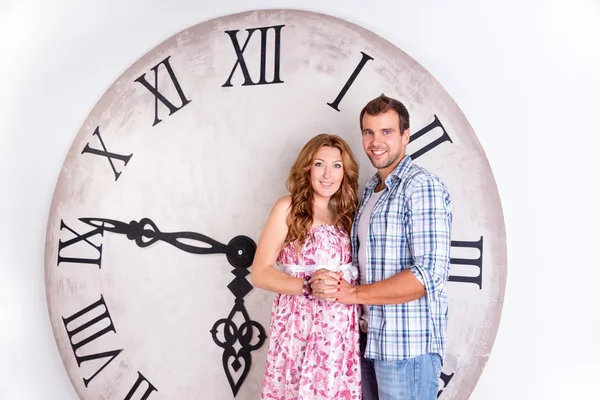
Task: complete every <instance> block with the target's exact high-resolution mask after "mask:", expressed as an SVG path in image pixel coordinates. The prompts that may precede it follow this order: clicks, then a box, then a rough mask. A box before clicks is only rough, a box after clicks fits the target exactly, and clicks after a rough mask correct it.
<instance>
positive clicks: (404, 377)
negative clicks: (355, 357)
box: [361, 334, 442, 400]
mask: <svg viewBox="0 0 600 400" xmlns="http://www.w3.org/2000/svg"><path fill="white" fill-rule="evenodd" d="M363 340H366V336H365V335H364V334H361V342H362V341H363ZM361 344H364V343H361ZM361 347H362V346H361ZM363 349H364V347H363ZM363 354H364V353H363ZM361 369H362V387H363V400H436V399H437V393H438V388H439V378H440V373H441V372H442V358H441V357H440V355H439V354H437V353H429V354H424V355H422V356H419V357H415V358H410V359H408V360H399V361H381V360H373V359H369V358H364V357H363V358H362V361H361Z"/></svg>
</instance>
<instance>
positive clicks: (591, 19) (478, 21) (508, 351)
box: [0, 0, 600, 400]
mask: <svg viewBox="0 0 600 400" xmlns="http://www.w3.org/2000/svg"><path fill="white" fill-rule="evenodd" d="M369 3H371V5H369ZM300 4H301V7H302V9H306V10H310V11H317V12H323V13H327V14H331V15H334V16H337V17H341V18H344V19H346V20H348V21H350V22H353V23H356V24H359V25H361V26H363V27H365V28H367V29H369V30H371V31H373V32H375V33H377V34H379V35H381V36H383V37H384V38H385V39H387V40H390V41H391V42H393V43H394V44H395V45H396V46H398V47H399V48H400V49H402V50H404V51H405V52H407V53H408V54H409V55H410V56H412V57H413V58H415V59H416V60H417V61H418V62H419V63H420V64H421V65H423V66H424V67H425V68H427V69H428V70H429V71H430V72H431V73H432V75H433V76H434V77H436V78H437V79H438V81H439V82H440V83H441V84H442V85H443V86H444V87H445V88H446V90H447V91H448V92H449V93H450V95H451V96H452V97H453V98H454V100H455V101H456V102H457V103H458V105H459V107H460V108H461V109H462V110H463V112H464V113H465V114H466V116H467V118H468V119H469V121H470V122H471V124H472V125H473V128H474V130H475V132H476V133H477V134H478V136H479V139H480V141H481V143H482V145H483V147H484V149H485V151H486V153H487V155H488V158H489V161H490V164H491V166H492V169H493V172H494V175H495V177H496V179H497V183H498V187H499V191H500V196H501V199H502V205H503V208H504V212H505V220H506V228H507V237H508V268H509V269H508V282H507V289H506V299H505V305H504V312H503V316H502V321H501V324H500V329H499V332H498V336H497V340H496V344H495V346H494V349H493V352H492V355H491V357H490V361H489V363H488V365H487V367H486V369H485V370H484V373H483V375H482V377H481V380H480V381H479V384H478V386H477V388H476V389H475V391H474V393H473V396H472V397H471V398H472V399H474V400H482V399H485V400H504V399H508V398H511V399H600V387H599V385H598V383H597V382H598V380H599V378H600V367H599V365H598V363H599V361H600V345H599V343H598V340H600V307H599V306H600V300H599V297H598V294H599V293H600V288H599V287H598V286H599V285H598V283H599V280H600V228H599V227H600V199H599V197H600V161H598V160H599V158H600V155H598V154H597V153H598V145H599V144H600V140H599V139H598V135H599V134H600V129H599V124H598V122H597V121H598V118H597V116H598V115H600V112H599V109H600V99H599V96H600V2H599V1H597V0H595V1H594V0H588V1H584V0H570V1H568V2H566V1H555V0H552V1H517V0H507V1H502V2H501V1H494V2H491V1H486V2H482V1H476V0H458V1H453V2H445V1H441V0H440V1H433V0H426V1H419V2H415V1H405V0H402V1H400V0H389V1H388V0H379V1H377V2H367V1H362V0H361V1H359V0H352V1H350V0H346V1H333V0H329V1H324V0H303V1H302V2H301V3H300V2H293V1H288V0H271V1H268V0H254V1H252V2H250V1H242V0H230V1H227V2H225V1H220V2H212V1H211V2H208V1H202V0H193V1H192V0H169V1H165V0H161V1H159V0H144V1H142V0H128V1H124V0H103V1H100V0H93V1H91V0H89V1H85V2H84V1H78V0H72V1H67V0H51V1H50V0H35V1H33V0H32V1H28V0H0V193H1V196H0V399H2V400H4V399H6V400H14V399H18V400H20V399H32V400H37V399H44V400H54V399H59V400H71V399H76V395H75V392H74V390H73V389H72V388H71V386H70V383H69V380H68V378H67V375H66V373H65V372H64V369H63V366H62V363H61V361H60V358H59V356H58V351H57V349H56V347H55V345H54V339H53V337H52V332H51V329H50V323H49V320H48V315H47V309H46V299H45V291H44V272H43V256H44V255H43V251H44V235H45V228H46V221H47V216H48V212H49V205H50V201H51V197H52V193H53V190H54V185H55V182H56V178H57V177H58V173H59V170H60V167H61V165H62V162H63V159H64V156H65V155H66V152H67V149H68V147H69V145H70V143H71V141H72V139H73V138H74V136H75V134H76V132H77V131H78V130H79V128H80V125H81V123H82V122H83V120H84V119H85V117H86V116H87V114H88V113H89V112H90V110H91V108H92V107H93V106H94V104H95V103H96V101H97V100H98V99H99V98H100V96H101V95H102V94H103V93H104V91H105V90H106V89H107V88H108V87H109V86H110V85H111V83H112V82H113V81H114V80H115V79H116V78H117V77H118V76H119V75H120V74H121V73H122V72H123V71H124V70H125V69H127V68H128V67H129V66H130V65H131V64H132V63H133V62H134V61H136V60H137V59H138V58H139V57H141V56H142V55H144V54H145V53H146V52H147V51H149V50H150V49H152V48H153V47H154V46H156V45H157V44H159V43H160V42H162V41H163V40H165V39H167V38H169V37H170V36H171V35H173V34H175V33H177V32H179V31H181V30H183V29H185V28H188V27H190V26H192V25H195V24H197V23H199V22H202V21H205V20H207V19H210V18H214V17H218V16H222V15H225V14H230V13H235V12H241V11H247V10H250V9H261V8H298V7H299V5H300ZM211 400H212V399H211Z"/></svg>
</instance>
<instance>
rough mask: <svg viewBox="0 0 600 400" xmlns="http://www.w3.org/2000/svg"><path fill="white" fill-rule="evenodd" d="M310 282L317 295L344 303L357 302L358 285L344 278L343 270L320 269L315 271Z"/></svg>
mask: <svg viewBox="0 0 600 400" xmlns="http://www.w3.org/2000/svg"><path fill="white" fill-rule="evenodd" d="M309 283H310V287H311V289H312V295H313V296H315V297H318V298H320V299H323V300H327V301H335V302H337V303H342V304H356V299H355V297H356V296H355V292H356V286H353V285H351V284H350V283H348V281H346V280H345V279H344V273H343V272H342V271H330V270H328V269H325V268H322V269H319V270H317V271H315V273H314V275H313V276H312V278H311V279H310V281H309Z"/></svg>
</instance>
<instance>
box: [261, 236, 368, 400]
mask: <svg viewBox="0 0 600 400" xmlns="http://www.w3.org/2000/svg"><path fill="white" fill-rule="evenodd" d="M351 258H352V254H351V251H350V240H349V237H348V234H347V233H346V232H345V231H344V230H343V228H340V230H338V228H336V227H335V226H333V225H317V226H314V227H313V228H312V229H311V230H310V232H309V235H308V236H307V239H306V242H305V244H304V247H303V249H302V250H301V251H300V254H297V253H296V249H295V246H294V244H293V243H290V244H288V245H287V246H286V247H285V248H283V249H282V251H281V253H280V254H279V257H278V258H277V263H278V265H279V267H280V269H281V270H282V271H284V272H286V273H288V274H290V275H292V276H296V277H305V276H307V275H312V273H313V272H314V271H315V270H317V269H319V268H328V269H331V270H342V271H344V277H345V279H346V280H347V281H348V282H350V283H352V284H356V279H357V275H358V271H356V268H355V267H353V266H352V264H350V261H351ZM359 307H360V306H357V305H345V304H339V303H335V302H327V301H324V300H320V299H317V298H313V299H307V298H306V297H304V296H303V295H299V296H294V295H283V294H276V295H275V299H274V302H273V311H272V312H271V334H270V339H269V352H268V355H267V365H266V369H265V378H264V380H263V388H262V396H261V399H263V400H265V399H269V400H272V399H276V400H292V399H293V400H313V399H319V400H355V399H356V400H358V399H360V398H361V379H360V350H359V328H358V319H359V312H360V311H359V310H360V308H359Z"/></svg>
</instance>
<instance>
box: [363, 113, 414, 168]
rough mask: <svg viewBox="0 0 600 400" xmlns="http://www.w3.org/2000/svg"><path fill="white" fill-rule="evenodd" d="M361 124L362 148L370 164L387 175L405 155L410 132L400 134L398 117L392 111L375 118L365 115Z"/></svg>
mask: <svg viewBox="0 0 600 400" xmlns="http://www.w3.org/2000/svg"><path fill="white" fill-rule="evenodd" d="M362 124H363V130H362V139H363V140H362V142H363V148H364V150H365V152H366V153H367V156H368V157H369V159H370V160H371V164H373V166H374V167H375V168H377V169H378V170H380V171H381V172H384V173H385V174H386V175H387V174H389V173H390V172H392V171H393V169H394V168H395V167H396V165H398V163H399V162H400V160H402V159H403V158H404V156H405V154H406V145H407V144H408V141H409V137H410V131H409V130H408V129H405V130H404V132H402V133H401V132H400V117H399V116H398V114H397V113H396V111H394V110H388V111H386V112H384V113H381V114H379V115H375V116H373V115H369V114H367V113H365V115H364V116H363V119H362Z"/></svg>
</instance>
